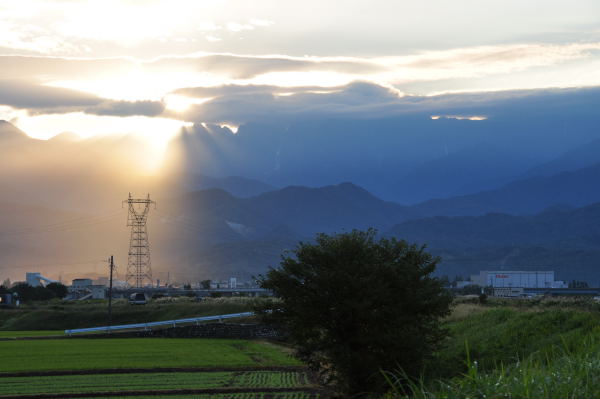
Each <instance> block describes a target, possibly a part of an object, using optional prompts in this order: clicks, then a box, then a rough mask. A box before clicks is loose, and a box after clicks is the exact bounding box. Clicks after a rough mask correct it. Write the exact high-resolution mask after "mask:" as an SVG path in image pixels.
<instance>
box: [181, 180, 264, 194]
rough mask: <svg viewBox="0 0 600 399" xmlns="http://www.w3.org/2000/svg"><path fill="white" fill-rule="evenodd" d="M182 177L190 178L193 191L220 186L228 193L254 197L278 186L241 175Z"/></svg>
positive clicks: (189, 183) (190, 187)
mask: <svg viewBox="0 0 600 399" xmlns="http://www.w3.org/2000/svg"><path fill="white" fill-rule="evenodd" d="M181 179H184V180H188V183H187V186H188V189H191V190H192V191H196V190H206V189H211V188H220V189H222V190H225V191H227V192H228V193H230V194H232V195H234V196H236V197H240V198H244V197H254V196H256V195H259V194H262V193H266V192H268V191H273V190H275V189H276V188H275V187H274V186H271V185H270V184H266V183H263V182H261V181H258V180H256V179H248V178H245V177H240V176H227V177H221V178H217V177H211V176H206V175H196V174H194V175H191V176H189V177H188V178H186V177H185V176H184V177H181Z"/></svg>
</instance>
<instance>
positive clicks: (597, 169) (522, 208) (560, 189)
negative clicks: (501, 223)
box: [411, 163, 600, 216]
mask: <svg viewBox="0 0 600 399" xmlns="http://www.w3.org/2000/svg"><path fill="white" fill-rule="evenodd" d="M599 179H600V163H598V164H595V165H592V166H589V167H586V168H583V169H578V170H575V171H570V172H562V173H559V174H556V175H552V176H547V177H532V178H528V179H523V180H518V181H515V182H513V183H509V184H507V185H505V186H503V187H501V188H499V189H497V190H488V191H483V192H480V193H477V194H470V195H464V196H458V197H453V198H446V199H438V200H430V201H425V202H423V203H420V204H418V205H414V206H412V207H411V213H412V214H420V215H427V216H435V215H445V216H459V215H481V214H485V213H488V212H506V213H512V214H529V213H536V212H540V211H542V210H544V209H546V208H548V207H550V206H553V205H557V204H563V205H570V206H582V205H588V204H591V203H594V202H597V201H600V185H598V184H595V183H594V182H597V181H599Z"/></svg>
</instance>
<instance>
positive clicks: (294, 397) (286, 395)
mask: <svg viewBox="0 0 600 399" xmlns="http://www.w3.org/2000/svg"><path fill="white" fill-rule="evenodd" d="M320 397H321V395H320V394H318V393H312V392H248V393H225V394H214V393H213V394H193V395H170V396H117V397H116V396H111V397H100V398H98V397H96V398H94V399H319V398H320ZM76 399H88V398H86V397H80V398H76Z"/></svg>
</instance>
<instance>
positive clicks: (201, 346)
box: [0, 338, 301, 374]
mask: <svg viewBox="0 0 600 399" xmlns="http://www.w3.org/2000/svg"><path fill="white" fill-rule="evenodd" d="M0 353H1V354H2V362H0V374H1V373H3V372H4V373H10V372H27V371H45V370H54V371H59V370H93V369H125V368H156V367H162V368H168V367H177V368H184V367H188V368H194V367H220V368H227V367H257V366H259V367H266V366H297V365H301V363H300V362H299V361H298V360H296V359H294V358H293V357H291V356H289V355H288V354H286V353H284V352H283V351H282V349H281V348H280V347H278V346H275V345H273V344H269V343H265V342H258V341H245V340H236V339H201V340H200V339H187V338H176V339H167V338H109V339H105V338H93V339H81V338H76V339H75V338H74V339H56V340H54V339H49V340H33V341H14V340H10V341H0Z"/></svg>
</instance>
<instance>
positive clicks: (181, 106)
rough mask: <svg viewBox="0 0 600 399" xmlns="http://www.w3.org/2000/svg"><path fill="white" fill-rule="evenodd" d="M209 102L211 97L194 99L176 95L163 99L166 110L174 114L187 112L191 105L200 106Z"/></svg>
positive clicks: (169, 95) (168, 95)
mask: <svg viewBox="0 0 600 399" xmlns="http://www.w3.org/2000/svg"><path fill="white" fill-rule="evenodd" d="M210 100H212V97H209V98H194V97H187V96H180V95H177V94H167V95H166V96H165V97H164V98H163V101H164V103H165V107H166V109H168V110H171V111H175V112H184V111H187V110H188V109H189V108H190V107H191V106H192V105H198V104H202V103H205V102H207V101H210Z"/></svg>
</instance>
